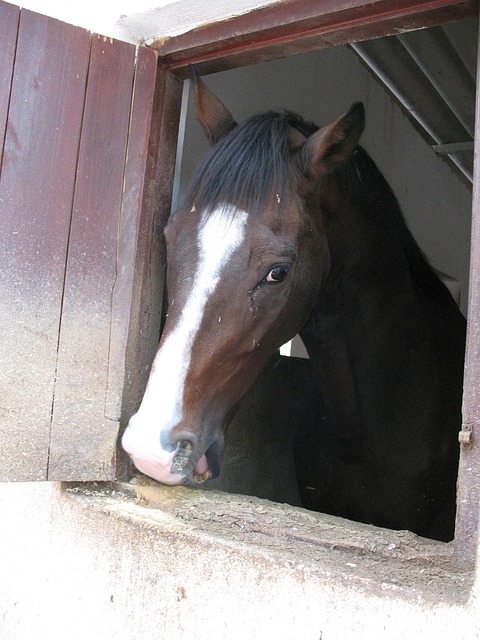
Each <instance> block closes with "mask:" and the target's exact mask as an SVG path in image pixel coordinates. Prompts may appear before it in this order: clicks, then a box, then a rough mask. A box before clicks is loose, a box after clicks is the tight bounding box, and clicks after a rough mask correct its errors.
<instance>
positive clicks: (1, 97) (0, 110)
mask: <svg viewBox="0 0 480 640" xmlns="http://www.w3.org/2000/svg"><path fill="white" fill-rule="evenodd" d="M19 18H20V9H19V7H16V6H14V5H13V4H7V3H6V2H1V1H0V42H1V43H2V46H1V47H0V172H1V166H2V155H3V142H4V137H5V127H6V124H7V114H8V103H9V100H10V87H11V82H12V75H13V62H14V60H15V47H16V43H17V32H18V21H19Z"/></svg>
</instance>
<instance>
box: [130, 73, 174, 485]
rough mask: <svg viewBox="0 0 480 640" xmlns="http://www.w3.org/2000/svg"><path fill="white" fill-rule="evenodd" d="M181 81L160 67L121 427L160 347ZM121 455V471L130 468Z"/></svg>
mask: <svg viewBox="0 0 480 640" xmlns="http://www.w3.org/2000/svg"><path fill="white" fill-rule="evenodd" d="M182 89H183V83H182V82H181V81H180V80H179V79H178V78H176V77H175V76H174V75H173V74H171V73H169V72H168V71H167V70H166V69H165V68H164V67H163V66H161V65H160V66H159V67H158V73H157V82H156V86H155V95H154V99H153V115H152V121H151V132H150V143H149V150H148V162H147V170H146V176H145V182H144V194H143V206H142V212H141V220H140V225H139V234H138V240H137V248H136V257H135V279H134V284H133V298H132V305H131V316H130V327H129V335H128V346H127V353H126V367H125V386H124V393H123V408H122V414H123V415H122V426H125V423H126V421H127V420H128V418H129V417H130V416H131V415H132V413H133V412H134V410H136V409H137V408H138V405H139V403H140V401H141V399H142V396H143V392H144V390H145V385H146V383H147V379H148V374H149V372H150V365H151V363H152V360H153V358H154V356H155V352H156V350H157V347H158V341H159V333H160V326H161V321H162V314H163V311H164V310H163V291H164V280H165V246H164V238H163V228H164V227H165V224H166V221H167V219H168V216H169V215H170V209H171V199H172V190H173V178H174V172H175V159H176V149H177V141H178V123H179V119H180V108H181V99H182ZM129 464H130V463H129V460H126V458H125V453H124V452H123V451H120V452H119V456H118V459H117V473H118V475H119V476H121V475H122V474H124V473H125V472H126V471H127V470H128V468H129Z"/></svg>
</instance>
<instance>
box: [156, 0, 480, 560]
mask: <svg viewBox="0 0 480 640" xmlns="http://www.w3.org/2000/svg"><path fill="white" fill-rule="evenodd" d="M477 15H478V3H477V2H475V1H473V0H460V1H459V0H430V1H427V0H399V1H398V0H380V1H375V0H369V1H365V0H343V1H340V0H326V1H325V2H322V3H318V2H316V0H293V1H291V2H283V3H280V4H275V5H273V6H270V7H267V8H263V9H259V10H256V11H253V12H250V13H248V14H246V15H243V16H240V17H237V18H233V19H231V20H228V21H225V22H221V23H215V24H213V25H210V26H207V27H202V28H201V29H198V30H193V31H190V32H187V33H185V34H183V35H180V36H177V37H173V38H170V39H166V40H162V41H158V42H154V43H153V44H152V45H151V46H152V48H154V49H155V50H156V51H157V52H158V55H159V76H160V79H161V80H160V84H161V86H162V102H163V104H165V105H167V106H168V109H167V111H166V112H165V113H164V114H163V118H162V122H163V123H164V126H162V127H161V128H160V130H159V131H158V132H157V135H158V136H159V138H158V140H159V148H160V149H161V153H162V156H161V157H162V161H161V163H160V164H161V167H162V169H161V171H160V174H162V175H163V177H161V178H160V179H157V180H156V186H157V191H156V199H157V202H159V203H160V209H161V214H160V217H161V218H162V219H163V220H166V218H167V217H168V215H169V207H170V202H171V194H172V188H173V173H174V172H173V167H174V163H175V153H176V145H177V140H176V137H175V136H173V135H172V127H171V126H168V123H172V122H178V118H179V113H180V108H181V95H182V91H181V84H182V82H181V81H182V80H183V79H185V78H187V77H188V65H189V64H194V65H195V66H196V68H197V69H198V71H199V72H200V74H209V73H214V72H219V71H225V70H228V69H233V68H236V67H240V66H247V65H250V64H255V63H258V62H266V61H269V60H274V59H276V58H281V57H286V56H291V55H295V54H299V53H305V52H308V51H313V50H319V49H322V48H328V47H332V46H336V45H345V44H348V43H350V42H356V41H361V40H367V39H374V38H379V37H383V36H387V35H394V34H397V33H401V32H405V31H411V30H415V29H419V28H425V27H430V26H436V25H440V24H444V23H446V22H449V21H452V20H456V19H462V18H464V17H469V16H477ZM479 66H480V65H479ZM478 87H479V83H478V82H477V98H476V101H477V112H476V113H477V116H476V134H477V135H476V143H475V158H476V161H475V170H474V187H473V198H472V240H471V267H470V293H469V303H468V335H467V351H466V366H465V378H464V395H463V425H462V431H461V434H462V435H461V445H460V446H461V458H460V467H459V476H458V477H459V482H458V485H459V489H458V508H457V522H456V533H455V539H454V541H453V543H452V544H450V545H445V548H446V554H447V555H448V556H449V559H450V560H452V558H453V562H454V564H455V565H456V566H457V567H465V568H472V566H473V562H474V558H475V554H476V549H477V539H478V525H479V522H478V519H479V504H480V444H479V442H478V441H477V439H476V438H475V435H474V434H475V432H476V433H477V434H478V433H480V332H479V330H478V328H477V327H479V326H480V189H479V187H480V177H479V171H480V166H479V165H478V158H479V157H480V156H479V153H478V144H479V143H478V139H479V138H480V135H479V134H480V116H479V112H480V92H479V88H478ZM165 125H166V126H165ZM157 173H158V172H157ZM157 177H158V176H157ZM447 547H448V552H447ZM452 550H453V551H452ZM450 554H451V555H450Z"/></svg>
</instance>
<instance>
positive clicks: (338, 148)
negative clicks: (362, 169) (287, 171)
mask: <svg viewBox="0 0 480 640" xmlns="http://www.w3.org/2000/svg"><path fill="white" fill-rule="evenodd" d="M364 127H365V108H364V106H363V103H362V102H354V103H353V104H352V106H351V107H350V109H349V111H348V112H347V113H346V114H344V115H343V116H340V118H338V119H337V120H335V122H332V124H329V125H327V126H325V127H322V128H321V129H319V130H318V131H316V132H315V133H314V134H312V135H311V136H310V137H309V138H308V139H307V141H306V142H305V144H304V145H303V147H302V150H301V158H302V163H303V166H304V170H305V173H306V174H307V175H309V176H311V177H313V178H318V177H320V176H321V175H322V173H327V172H330V171H334V170H335V169H336V168H337V167H339V166H340V165H341V164H342V163H343V162H345V161H346V160H348V159H349V158H350V156H351V155H352V154H353V152H354V151H355V148H356V146H357V144H358V141H359V139H360V136H361V135H362V132H363V129H364Z"/></svg>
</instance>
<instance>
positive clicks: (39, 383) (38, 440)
mask: <svg viewBox="0 0 480 640" xmlns="http://www.w3.org/2000/svg"><path fill="white" fill-rule="evenodd" d="M475 15H477V6H476V4H475V3H474V2H470V1H464V2H445V1H444V0H442V1H440V0H439V1H438V2H409V1H407V0H406V1H404V2H401V3H399V2H397V1H395V2H394V1H393V0H383V1H381V2H365V1H363V2H361V1H353V0H352V1H351V2H348V3H343V4H342V7H341V8H339V7H336V6H335V3H325V4H322V5H321V6H319V5H318V3H310V2H306V1H300V2H297V3H295V4H292V3H287V4H283V3H282V4H280V5H273V6H272V7H269V8H266V9H262V10H258V11H255V12H252V13H250V14H247V15H244V16H240V17H238V18H236V19H234V20H230V21H227V22H225V23H221V24H218V25H213V26H211V27H209V28H204V29H201V30H199V31H192V32H189V33H187V34H185V35H182V36H178V37H176V38H171V39H169V40H166V41H163V42H161V43H152V48H153V49H154V50H156V52H157V53H158V56H159V58H160V60H161V64H160V65H159V66H158V67H157V58H156V54H155V52H154V51H152V50H148V49H145V48H140V49H138V56H137V59H136V58H135V55H136V51H135V48H134V47H132V46H131V45H126V44H125V43H120V42H116V41H112V40H110V39H104V38H101V37H99V36H92V35H91V34H89V33H88V32H85V31H84V30H81V29H76V28H73V27H67V26H66V25H62V24H61V23H58V22H57V21H52V20H50V19H48V18H44V17H42V16H38V15H36V14H33V13H31V12H28V11H21V12H20V11H19V10H18V8H17V7H13V5H8V4H6V3H3V2H1V3H0V18H1V19H0V30H1V36H2V42H4V43H7V44H6V45H5V47H3V48H2V53H1V56H0V82H1V83H2V86H1V87H0V124H1V125H2V126H0V131H1V132H2V136H3V134H4V137H2V139H1V140H0V142H1V144H0V153H1V154H2V158H1V174H0V221H1V222H0V235H1V236H2V245H3V248H4V250H5V254H4V256H2V272H1V274H0V284H1V287H2V296H1V298H2V313H1V316H0V317H1V319H2V324H3V330H4V334H5V335H6V336H8V339H6V340H4V341H3V347H2V349H3V351H2V363H3V366H4V368H3V372H2V375H0V400H1V407H2V422H1V425H0V429H1V432H0V447H1V449H0V453H1V455H0V458H1V461H2V476H1V479H2V480H40V479H52V480H81V481H84V480H108V479H111V478H113V477H115V475H117V476H119V475H121V474H122V472H123V465H124V463H125V457H124V456H122V454H121V452H118V455H117V451H116V440H117V434H118V430H119V427H120V424H121V423H122V422H123V423H124V422H125V419H126V418H128V416H129V415H130V414H131V412H132V410H133V408H134V407H135V404H136V403H137V402H138V401H139V399H140V398H141V394H142V389H143V386H144V384H145V382H146V378H147V376H148V367H149V363H150V362H151V359H152V357H153V354H154V352H155V348H156V346H157V341H158V333H159V330H160V326H161V316H162V309H161V300H162V287H163V268H162V259H163V245H162V240H161V230H162V228H163V225H164V224H165V221H166V219H167V217H168V215H169V212H170V206H171V198H172V189H173V182H174V167H175V157H176V146H177V131H178V122H179V119H180V112H181V100H182V80H184V79H185V78H186V77H187V75H188V71H187V67H188V64H190V63H194V64H195V65H196V66H197V68H198V70H199V72H200V73H201V74H209V73H213V72H220V71H223V70H226V69H233V68H239V67H243V66H246V65H249V64H253V63H256V62H264V61H269V60H275V59H277V58H280V57H285V56H290V55H293V54H300V53H306V52H309V51H314V50H319V49H324V48H328V47H332V46H334V45H344V44H347V43H352V42H360V41H365V40H368V39H372V38H379V37H382V36H387V35H391V34H395V33H399V32H402V31H405V30H412V29H417V28H423V27H429V26H434V25H438V24H442V23H444V22H447V21H450V20H453V19H458V18H463V17H465V16H475ZM370 55H372V53H371V52H370ZM34 62H35V64H34ZM59 86H61V87H62V89H63V90H62V91H59ZM112 96H114V98H113V99H112ZM49 101H50V102H49ZM279 106H282V105H279ZM312 117H314V116H312ZM477 122H478V115H477ZM477 126H478V125H477ZM454 142H456V141H454ZM477 171H478V170H477ZM387 177H388V176H387ZM477 182H478V178H477V180H476V181H474V196H473V214H474V217H473V227H472V262H471V270H470V274H471V275H470V292H469V305H468V315H469V317H468V322H469V334H468V347H467V363H466V377H465V393H464V427H463V429H462V445H461V447H462V456H461V463H460V474H459V501H458V520H457V533H456V538H455V556H456V558H457V560H458V561H459V562H461V563H463V564H467V565H471V564H472V562H473V558H474V550H475V548H476V539H477V528H478V527H477V525H478V504H479V495H478V492H479V486H480V483H479V482H478V479H479V477H480V456H479V451H478V443H477V442H476V440H475V438H474V437H473V435H472V434H473V431H474V429H478V428H479V427H478V424H479V420H480V415H479V407H480V397H479V396H480V380H479V378H478V371H479V366H478V363H479V362H480V344H479V340H478V334H477V333H476V331H475V327H476V326H478V324H479V322H480V320H479V315H480V264H479V262H478V255H479V251H478V244H479V241H480V239H479V236H480V227H479V224H480V223H479V215H480V213H479V211H478V210H479V208H480V201H479V195H478V185H477ZM12 344H15V348H13V347H12Z"/></svg>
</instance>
